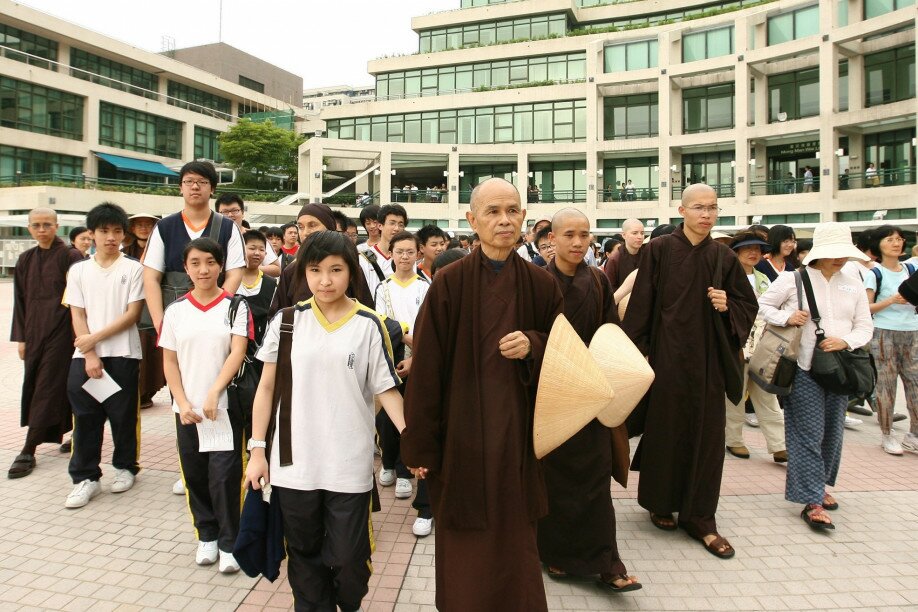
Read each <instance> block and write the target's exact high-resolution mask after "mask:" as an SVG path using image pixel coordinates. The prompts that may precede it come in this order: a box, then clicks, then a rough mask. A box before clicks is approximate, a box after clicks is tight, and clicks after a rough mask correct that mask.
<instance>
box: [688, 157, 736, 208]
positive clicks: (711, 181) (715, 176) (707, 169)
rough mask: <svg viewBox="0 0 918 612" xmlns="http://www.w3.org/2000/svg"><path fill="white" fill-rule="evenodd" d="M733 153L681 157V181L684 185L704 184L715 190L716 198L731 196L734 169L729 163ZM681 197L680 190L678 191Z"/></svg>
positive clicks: (733, 190)
mask: <svg viewBox="0 0 918 612" xmlns="http://www.w3.org/2000/svg"><path fill="white" fill-rule="evenodd" d="M735 157H736V154H735V153H734V152H733V151H711V152H709V153H692V154H690V155H683V156H682V180H683V181H684V184H685V185H691V184H694V183H705V184H708V185H710V186H711V187H714V188H715V189H716V190H717V195H718V196H721V197H723V196H732V195H734V192H735V187H734V184H735V179H734V172H733V171H734V169H735V168H734V167H733V165H732V164H731V163H730V162H732V161H733V160H734V158H735ZM678 193H679V194H680V197H681V190H679V191H678Z"/></svg>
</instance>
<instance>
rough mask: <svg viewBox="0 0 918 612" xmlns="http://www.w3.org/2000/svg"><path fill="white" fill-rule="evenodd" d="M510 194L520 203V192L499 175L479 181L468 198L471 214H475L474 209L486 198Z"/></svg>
mask: <svg viewBox="0 0 918 612" xmlns="http://www.w3.org/2000/svg"><path fill="white" fill-rule="evenodd" d="M511 194H512V195H513V197H515V198H516V201H517V203H521V200H520V192H519V191H517V190H516V187H514V186H513V183H511V182H510V181H507V180H505V179H502V178H500V177H493V178H489V179H485V180H483V181H481V182H480V183H478V185H476V186H475V188H474V189H472V196H471V198H470V199H469V203H470V205H471V208H472V214H475V210H476V209H477V208H478V207H479V205H480V204H481V202H483V201H485V200H486V199H489V198H493V197H498V196H508V195H511Z"/></svg>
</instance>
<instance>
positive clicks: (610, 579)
mask: <svg viewBox="0 0 918 612" xmlns="http://www.w3.org/2000/svg"><path fill="white" fill-rule="evenodd" d="M617 581H625V582H626V584H623V585H622V586H617V585H616V584H615V583H616V582H617ZM597 582H598V583H599V586H601V587H603V588H606V589H609V590H610V591H612V592H613V593H627V592H628V591H637V590H638V589H642V588H644V586H643V585H642V584H641V583H640V582H638V581H637V580H636V579H635V577H634V576H628V575H627V574H601V575H600V576H599V580H597Z"/></svg>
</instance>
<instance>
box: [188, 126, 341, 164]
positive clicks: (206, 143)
mask: <svg viewBox="0 0 918 612" xmlns="http://www.w3.org/2000/svg"><path fill="white" fill-rule="evenodd" d="M345 130H347V132H345ZM341 133H342V134H345V133H350V134H351V136H350V137H351V138H353V134H354V125H353V124H350V125H347V126H342V128H341ZM219 138H220V132H217V131H216V130H208V129H207V128H202V127H201V126H199V125H196V126H194V158H195V159H209V160H211V161H215V162H220V161H223V157H222V156H221V155H220V140H219ZM342 138H347V136H342Z"/></svg>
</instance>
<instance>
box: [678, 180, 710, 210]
mask: <svg viewBox="0 0 918 612" xmlns="http://www.w3.org/2000/svg"><path fill="white" fill-rule="evenodd" d="M712 196H713V197H714V199H715V200H716V199H717V192H716V191H714V188H713V187H711V186H710V185H705V184H704V183H694V184H692V185H689V186H688V187H686V188H685V189H683V190H682V205H683V206H686V205H688V204H689V203H690V202H694V201H695V200H697V199H698V198H707V197H712Z"/></svg>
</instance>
